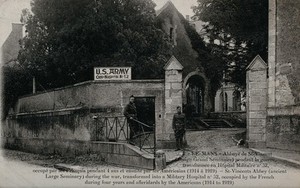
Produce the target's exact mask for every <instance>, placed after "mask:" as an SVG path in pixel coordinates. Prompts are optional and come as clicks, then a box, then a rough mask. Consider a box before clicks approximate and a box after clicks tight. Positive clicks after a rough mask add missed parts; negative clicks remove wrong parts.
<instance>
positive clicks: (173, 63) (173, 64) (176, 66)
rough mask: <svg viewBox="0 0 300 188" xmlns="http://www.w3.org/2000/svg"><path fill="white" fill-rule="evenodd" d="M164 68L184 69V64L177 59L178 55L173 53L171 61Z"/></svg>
mask: <svg viewBox="0 0 300 188" xmlns="http://www.w3.org/2000/svg"><path fill="white" fill-rule="evenodd" d="M164 69H165V70H182V69H183V66H182V65H181V63H180V62H179V61H178V60H177V59H176V57H175V56H173V55H172V57H171V58H170V59H169V61H168V62H167V63H166V65H165V66H164Z"/></svg>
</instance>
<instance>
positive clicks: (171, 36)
mask: <svg viewBox="0 0 300 188" xmlns="http://www.w3.org/2000/svg"><path fill="white" fill-rule="evenodd" d="M173 39H174V28H173V27H170V41H171V42H173Z"/></svg>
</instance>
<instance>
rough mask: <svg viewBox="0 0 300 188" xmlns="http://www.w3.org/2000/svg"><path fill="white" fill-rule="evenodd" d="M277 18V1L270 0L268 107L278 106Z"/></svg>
mask: <svg viewBox="0 0 300 188" xmlns="http://www.w3.org/2000/svg"><path fill="white" fill-rule="evenodd" d="M276 19H277V18H276V1H274V0H269V44H268V61H269V62H268V66H269V79H268V107H275V106H276V104H275V101H276V92H275V90H276V72H275V70H276V32H277V31H276Z"/></svg>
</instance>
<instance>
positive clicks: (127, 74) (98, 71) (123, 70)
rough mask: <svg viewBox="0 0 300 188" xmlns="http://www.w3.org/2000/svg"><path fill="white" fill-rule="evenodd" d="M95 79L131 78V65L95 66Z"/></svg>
mask: <svg viewBox="0 0 300 188" xmlns="http://www.w3.org/2000/svg"><path fill="white" fill-rule="evenodd" d="M94 80H131V67H95V68H94Z"/></svg>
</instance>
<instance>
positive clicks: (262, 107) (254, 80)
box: [246, 55, 268, 148]
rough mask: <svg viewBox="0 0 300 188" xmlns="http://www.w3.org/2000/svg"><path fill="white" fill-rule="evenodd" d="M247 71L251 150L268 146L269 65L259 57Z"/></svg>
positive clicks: (248, 123)
mask: <svg viewBox="0 0 300 188" xmlns="http://www.w3.org/2000/svg"><path fill="white" fill-rule="evenodd" d="M246 70H247V77H246V83H247V104H246V105H247V142H248V146H249V147H250V148H263V147H265V146H266V118H267V104H268V99H267V92H268V89H267V84H268V83H267V65H266V63H265V62H264V60H263V59H262V58H261V57H260V56H259V55H257V56H256V57H255V58H254V59H253V61H252V62H251V63H250V64H249V65H248V67H247V68H246Z"/></svg>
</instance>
